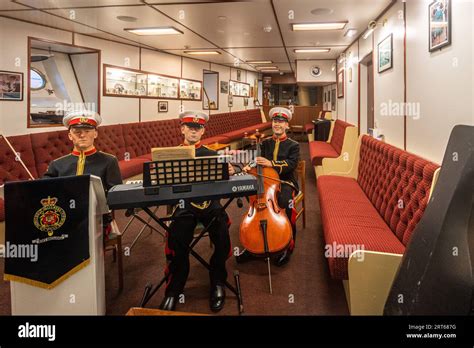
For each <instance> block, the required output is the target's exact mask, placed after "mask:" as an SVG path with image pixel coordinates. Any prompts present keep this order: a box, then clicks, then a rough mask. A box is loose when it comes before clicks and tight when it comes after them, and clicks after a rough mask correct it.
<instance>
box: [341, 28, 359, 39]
mask: <svg viewBox="0 0 474 348" xmlns="http://www.w3.org/2000/svg"><path fill="white" fill-rule="evenodd" d="M356 33H357V29H354V28H351V29H347V31H346V33H345V34H344V36H347V37H353V36H354V35H355V34H356Z"/></svg>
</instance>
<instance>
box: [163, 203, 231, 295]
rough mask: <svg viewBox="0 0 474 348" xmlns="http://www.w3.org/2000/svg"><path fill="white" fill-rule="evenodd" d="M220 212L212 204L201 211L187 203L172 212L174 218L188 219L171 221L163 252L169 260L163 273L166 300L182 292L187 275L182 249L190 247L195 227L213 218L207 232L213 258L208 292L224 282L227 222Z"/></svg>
mask: <svg viewBox="0 0 474 348" xmlns="http://www.w3.org/2000/svg"><path fill="white" fill-rule="evenodd" d="M221 208H222V206H221V205H220V203H218V202H212V203H211V205H210V206H209V207H208V208H206V209H202V210H201V209H198V208H196V207H194V206H191V205H188V204H187V203H186V207H185V208H184V209H183V208H177V209H176V211H175V212H174V214H173V216H175V217H180V216H184V215H186V216H187V217H180V218H179V219H177V220H174V221H173V222H172V223H171V226H170V234H168V238H167V243H166V251H165V252H166V258H167V260H168V266H167V269H166V271H165V272H166V274H167V275H168V281H167V284H166V291H165V294H166V296H178V295H179V294H181V293H182V292H183V290H184V285H185V284H186V279H187V278H188V274H189V252H188V250H187V248H186V247H185V246H186V245H189V244H191V242H192V240H193V235H194V229H195V228H196V225H197V223H198V222H201V223H202V224H203V225H204V226H207V225H208V224H209V222H210V221H211V219H212V218H213V217H214V216H216V215H217V219H216V221H214V223H213V224H212V225H211V226H210V228H209V230H208V231H209V238H210V239H211V241H212V243H213V244H214V254H213V255H212V257H211V260H210V262H209V263H210V266H211V269H210V271H209V277H210V281H211V288H212V287H214V286H215V285H216V284H222V283H223V282H224V281H225V280H226V279H227V271H226V268H225V262H226V260H227V258H228V257H229V254H230V238H229V228H228V221H229V219H228V216H227V214H226V213H225V212H223V211H222V209H221ZM188 215H189V216H188Z"/></svg>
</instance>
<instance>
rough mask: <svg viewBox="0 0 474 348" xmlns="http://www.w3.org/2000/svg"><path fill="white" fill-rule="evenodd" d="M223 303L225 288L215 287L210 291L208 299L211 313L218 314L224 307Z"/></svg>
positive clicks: (221, 286)
mask: <svg viewBox="0 0 474 348" xmlns="http://www.w3.org/2000/svg"><path fill="white" fill-rule="evenodd" d="M224 302H225V288H224V286H223V285H216V286H214V288H213V289H212V290H211V297H210V298H209V305H210V307H211V311H213V312H219V311H220V310H221V309H222V308H223V307H224Z"/></svg>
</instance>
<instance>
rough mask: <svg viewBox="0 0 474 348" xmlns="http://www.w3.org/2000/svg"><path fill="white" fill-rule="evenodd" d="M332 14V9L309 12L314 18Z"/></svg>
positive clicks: (317, 9)
mask: <svg viewBox="0 0 474 348" xmlns="http://www.w3.org/2000/svg"><path fill="white" fill-rule="evenodd" d="M333 13H334V10H333V9H332V8H315V9H314V10H311V14H312V15H315V16H328V15H330V14H333Z"/></svg>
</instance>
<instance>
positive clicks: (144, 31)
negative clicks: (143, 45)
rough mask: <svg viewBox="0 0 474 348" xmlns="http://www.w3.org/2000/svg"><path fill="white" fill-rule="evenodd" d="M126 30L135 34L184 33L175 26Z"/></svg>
mask: <svg viewBox="0 0 474 348" xmlns="http://www.w3.org/2000/svg"><path fill="white" fill-rule="evenodd" d="M124 30H125V31H128V32H129V33H132V34H135V35H147V36H151V35H177V34H184V33H183V32H182V31H181V30H178V29H176V28H175V27H149V28H125V29H124Z"/></svg>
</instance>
